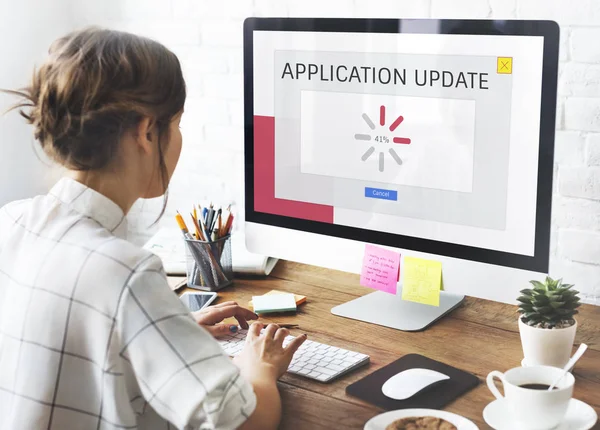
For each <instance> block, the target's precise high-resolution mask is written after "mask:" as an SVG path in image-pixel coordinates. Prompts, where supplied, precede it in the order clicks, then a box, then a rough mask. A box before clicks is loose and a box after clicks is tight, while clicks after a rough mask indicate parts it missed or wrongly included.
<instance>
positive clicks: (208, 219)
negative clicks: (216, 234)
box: [206, 203, 215, 232]
mask: <svg viewBox="0 0 600 430" xmlns="http://www.w3.org/2000/svg"><path fill="white" fill-rule="evenodd" d="M210 206H211V207H210V208H209V209H208V215H207V216H206V228H207V229H208V231H209V232H210V231H212V228H211V227H212V223H213V218H214V215H215V210H214V209H213V208H212V203H211V204H210Z"/></svg>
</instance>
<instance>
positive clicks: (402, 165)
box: [246, 20, 556, 269]
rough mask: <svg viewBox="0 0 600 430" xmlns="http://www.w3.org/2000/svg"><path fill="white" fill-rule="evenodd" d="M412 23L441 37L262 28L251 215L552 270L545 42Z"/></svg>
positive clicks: (255, 40) (257, 33) (254, 50)
mask: <svg viewBox="0 0 600 430" xmlns="http://www.w3.org/2000/svg"><path fill="white" fill-rule="evenodd" d="M329 22H330V23H331V22H332V21H329ZM436 22H437V23H438V26H437V27H436V26H435V25H434V26H433V27H431V24H432V23H434V24H435V23H436ZM410 23H411V25H412V26H413V28H420V29H423V28H425V27H424V26H425V23H427V24H428V25H429V27H426V28H429V30H428V31H426V32H411V31H407V32H402V31H401V30H402V26H401V25H400V26H398V27H397V28H400V32H391V33H389V32H388V33H386V32H370V31H368V28H369V27H371V26H368V25H367V26H364V27H363V28H361V29H360V31H335V30H333V29H332V28H324V29H319V28H316V29H315V28H313V29H312V31H307V30H306V29H301V30H300V29H298V31H294V30H293V29H284V30H283V31H282V30H264V29H257V28H254V29H253V30H252V37H251V40H252V45H251V55H252V57H251V58H252V61H251V62H249V61H247V62H246V67H247V68H246V73H247V76H246V78H247V80H246V85H247V86H248V85H249V84H251V86H252V98H251V112H252V116H251V118H248V110H249V109H248V108H249V106H248V103H249V100H248V97H247V99H246V109H247V112H246V113H247V117H246V119H247V122H248V120H251V122H252V124H251V125H252V127H251V130H252V133H251V136H247V137H248V138H250V140H251V143H252V145H247V147H246V149H247V156H248V155H250V156H251V163H249V164H250V165H251V169H252V172H251V173H252V174H251V177H250V179H251V181H250V182H251V183H250V184H248V183H247V186H248V187H249V188H247V198H248V197H249V196H248V194H251V196H250V197H251V199H250V203H251V207H249V208H247V219H248V220H251V221H255V222H264V223H267V224H272V225H278V226H282V227H288V228H296V229H301V230H307V231H314V232H317V233H323V234H332V235H335V236H339V237H345V238H349V239H357V240H361V241H367V242H375V243H382V244H387V245H392V246H399V247H408V248H410V249H416V250H420V251H425V252H431V251H433V252H435V253H440V251H441V253H442V254H446V255H450V256H461V257H465V258H470V259H474V260H479V261H484V262H491V263H496V264H504V265H511V266H515V267H522V268H528V269H540V268H543V266H544V265H546V266H547V259H548V239H547V237H546V236H548V234H549V218H550V207H549V206H550V205H549V201H550V193H551V183H552V177H551V175H552V148H553V129H554V114H555V113H554V103H555V100H554V101H552V107H551V109H548V110H546V111H545V112H542V109H543V108H544V106H543V100H542V97H543V93H544V87H543V72H544V54H545V52H544V36H543V35H527V34H521V35H514V34H513V35H507V34H502V32H500V31H496V32H490V33H492V34H461V33H462V32H461V25H460V22H456V24H457V25H455V26H451V27H450V28H452V31H440V27H439V21H435V20H434V21H421V27H418V25H419V21H416V22H415V21H413V22H410ZM407 25H408V24H407ZM469 32H470V31H465V32H464V33H469ZM494 33H495V34H494ZM246 48H247V49H249V47H248V46H246ZM546 54H548V53H546ZM248 57H249V55H248V52H247V56H246V59H247V60H249V58H248ZM546 61H548V58H546ZM249 63H250V64H251V70H248V67H249ZM248 74H250V75H251V77H252V78H251V79H252V80H251V82H248ZM554 79H555V78H554ZM554 85H556V82H555V81H554ZM553 94H554V98H555V89H554V92H553ZM550 96H552V95H550ZM543 121H545V122H546V124H545V125H546V127H545V129H544V127H543V124H542V122H543ZM247 126H248V123H247ZM544 130H546V132H547V133H546V134H545V133H544ZM247 131H248V127H247ZM547 140H550V141H547ZM545 141H547V142H545ZM247 144H248V141H247ZM248 146H250V148H248ZM249 149H250V151H251V154H248V150H249ZM247 161H249V160H248V157H247ZM247 164H248V163H247ZM247 179H248V177H247ZM248 203H249V202H248V201H247V205H248Z"/></svg>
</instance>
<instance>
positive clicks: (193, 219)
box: [190, 209, 204, 240]
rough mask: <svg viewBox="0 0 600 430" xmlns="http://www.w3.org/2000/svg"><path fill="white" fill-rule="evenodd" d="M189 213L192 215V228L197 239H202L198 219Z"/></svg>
mask: <svg viewBox="0 0 600 430" xmlns="http://www.w3.org/2000/svg"><path fill="white" fill-rule="evenodd" d="M194 212H196V209H194ZM190 215H192V221H193V222H194V228H195V229H196V236H197V237H198V240H204V235H203V234H202V230H200V225H199V224H198V220H197V219H196V217H195V216H194V214H190Z"/></svg>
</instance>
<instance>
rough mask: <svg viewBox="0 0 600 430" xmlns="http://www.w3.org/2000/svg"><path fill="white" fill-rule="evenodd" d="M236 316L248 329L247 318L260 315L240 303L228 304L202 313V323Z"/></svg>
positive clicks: (253, 318) (210, 322)
mask: <svg viewBox="0 0 600 430" xmlns="http://www.w3.org/2000/svg"><path fill="white" fill-rule="evenodd" d="M231 317H235V319H237V320H238V322H239V323H240V325H241V326H242V328H244V329H247V328H248V323H247V322H246V321H247V320H255V319H258V315H256V314H255V313H254V312H252V311H251V310H249V309H246V308H243V307H241V306H239V305H226V306H222V307H219V308H216V307H215V308H213V309H212V310H211V311H210V312H207V313H206V314H203V315H202V319H201V321H200V322H201V323H202V324H207V325H209V324H217V323H220V322H221V321H223V320H224V319H225V318H231Z"/></svg>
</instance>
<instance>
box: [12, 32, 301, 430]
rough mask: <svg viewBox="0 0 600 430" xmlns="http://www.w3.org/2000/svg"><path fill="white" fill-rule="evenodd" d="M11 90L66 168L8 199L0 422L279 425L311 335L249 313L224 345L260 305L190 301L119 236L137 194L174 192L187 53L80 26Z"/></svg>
mask: <svg viewBox="0 0 600 430" xmlns="http://www.w3.org/2000/svg"><path fill="white" fill-rule="evenodd" d="M12 93H13V94H16V95H18V96H19V97H21V102H20V103H19V104H18V105H17V108H20V109H21V114H22V115H23V116H24V117H25V118H26V119H27V121H28V122H29V123H31V124H32V125H33V127H34V129H35V137H36V139H37V140H38V141H39V143H40V145H41V147H42V148H43V149H44V151H45V152H46V153H48V154H49V155H50V156H51V157H52V158H53V159H55V160H56V161H58V162H59V163H60V164H62V165H63V166H64V167H66V169H67V174H66V177H65V178H63V179H61V180H60V181H59V182H58V183H57V184H56V185H55V186H54V188H52V190H51V191H50V193H49V194H48V195H45V196H38V197H36V198H33V199H30V200H25V201H20V202H13V203H11V204H9V205H7V206H5V207H4V208H2V209H1V210H0V429H1V430H5V429H6V430H8V429H11V430H12V429H69V430H73V429H92V428H93V429H129V428H131V429H133V428H143V429H147V428H161V429H164V428H170V426H171V425H173V426H175V427H176V428H186V429H191V428H194V429H195V428H202V429H213V428H218V429H221V428H222V429H229V428H237V427H240V428H243V429H270V428H275V427H276V426H277V425H278V422H279V420H280V417H281V400H280V397H279V393H278V391H277V387H276V381H277V379H278V378H279V377H280V376H281V375H282V374H283V373H284V372H285V370H286V369H287V367H288V365H289V363H290V361H291V358H292V356H293V354H294V352H295V351H296V350H297V348H298V347H299V346H300V345H301V343H302V342H303V341H304V340H305V339H306V336H305V335H304V336H300V337H297V338H296V339H295V340H294V341H293V342H292V343H291V344H290V345H288V346H287V347H285V348H284V347H283V345H282V344H283V339H284V338H285V336H286V335H287V334H288V333H287V331H286V330H284V329H280V328H278V327H277V326H276V325H269V326H268V327H266V329H265V330H264V333H263V334H261V329H262V328H263V326H262V325H261V324H259V323H254V324H253V325H252V326H251V327H250V331H249V335H248V341H247V342H246V346H245V348H244V350H243V352H242V353H241V354H240V355H239V356H237V357H236V358H235V359H233V360H230V359H229V358H228V357H227V356H225V355H224V354H223V352H222V351H221V349H220V347H219V345H218V344H217V342H216V341H215V340H214V338H213V337H212V336H215V335H219V334H223V333H225V332H227V331H228V330H229V329H230V327H229V326H225V325H223V324H219V323H220V322H221V321H222V320H223V319H224V318H227V317H235V318H236V319H237V320H238V321H239V323H240V325H241V326H242V327H244V328H247V327H248V323H247V320H252V319H256V318H257V316H256V315H255V314H253V313H252V312H250V311H249V310H246V309H243V308H240V307H239V306H238V305H237V304H236V303H233V302H228V303H223V304H221V305H219V306H215V307H213V308H210V309H209V310H206V311H201V312H200V313H198V314H195V315H193V316H192V315H190V314H189V312H188V311H187V310H186V308H185V307H184V306H183V304H182V303H181V302H180V301H179V299H178V298H177V297H176V296H175V294H173V293H172V292H171V290H170V289H169V287H168V285H167V280H166V276H165V273H164V270H163V268H162V265H161V263H160V261H159V259H158V258H157V257H155V256H153V255H152V254H150V253H148V252H147V251H145V250H143V249H140V248H138V247H135V246H133V245H132V244H130V243H128V242H127V241H125V239H124V238H125V232H126V220H125V215H126V214H127V212H128V211H129V210H130V208H131V207H132V205H133V204H134V202H135V201H136V200H137V199H139V198H153V197H158V196H161V195H163V194H165V192H166V190H167V186H168V184H169V180H170V178H171V175H172V173H173V171H174V170H175V166H176V165H177V161H178V158H179V154H180V150H181V133H180V131H179V121H180V118H181V115H182V112H183V106H184V101H185V96H186V95H185V83H184V80H183V76H182V72H181V68H180V64H179V61H178V60H177V57H176V56H175V55H174V54H173V53H172V52H170V51H168V50H167V49H166V48H165V47H164V46H162V45H160V44H158V43H156V42H154V41H151V40H148V39H145V38H141V37H137V36H134V35H131V34H127V33H121V32H116V31H107V30H99V29H86V30H84V31H80V32H75V33H72V34H70V35H68V36H66V37H64V38H62V39H59V40H58V41H57V42H55V43H54V44H53V46H52V47H51V49H50V55H49V58H48V59H47V61H46V62H45V63H44V64H43V65H42V66H41V67H40V68H39V70H37V71H36V72H35V74H34V76H33V80H32V83H31V85H30V86H29V87H28V88H27V89H25V90H23V91H22V92H12ZM4 186H7V185H4ZM163 211H164V208H163Z"/></svg>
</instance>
